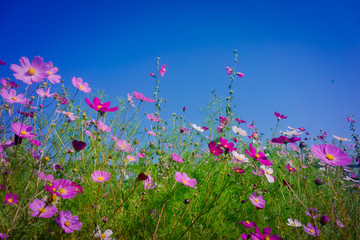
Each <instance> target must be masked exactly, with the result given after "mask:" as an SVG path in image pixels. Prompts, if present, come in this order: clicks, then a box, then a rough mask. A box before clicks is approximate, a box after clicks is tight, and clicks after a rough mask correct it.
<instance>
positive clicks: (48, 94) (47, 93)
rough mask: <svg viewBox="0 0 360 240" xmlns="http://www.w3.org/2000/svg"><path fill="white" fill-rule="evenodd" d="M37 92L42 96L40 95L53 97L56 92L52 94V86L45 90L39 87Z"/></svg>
mask: <svg viewBox="0 0 360 240" xmlns="http://www.w3.org/2000/svg"><path fill="white" fill-rule="evenodd" d="M36 93H37V94H38V95H39V96H40V97H47V98H48V97H52V96H54V95H55V94H56V93H52V94H50V88H47V89H46V90H45V91H44V89H43V88H39V89H37V90H36Z"/></svg>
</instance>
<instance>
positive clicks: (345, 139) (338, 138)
mask: <svg viewBox="0 0 360 240" xmlns="http://www.w3.org/2000/svg"><path fill="white" fill-rule="evenodd" d="M333 137H334V138H336V139H337V140H339V141H342V142H349V141H351V140H350V139H348V138H342V137H339V136H336V135H333Z"/></svg>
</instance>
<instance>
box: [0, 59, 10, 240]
mask: <svg viewBox="0 0 360 240" xmlns="http://www.w3.org/2000/svg"><path fill="white" fill-rule="evenodd" d="M2 63H5V62H2V61H1V60H0V65H5V64H6V63H5V64H2ZM9 237H10V235H6V234H5V233H1V232H0V239H8V238H9Z"/></svg>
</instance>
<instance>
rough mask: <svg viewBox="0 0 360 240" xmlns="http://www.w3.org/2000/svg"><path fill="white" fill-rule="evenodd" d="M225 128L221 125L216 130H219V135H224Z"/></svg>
mask: <svg viewBox="0 0 360 240" xmlns="http://www.w3.org/2000/svg"><path fill="white" fill-rule="evenodd" d="M223 128H224V126H223V125H219V126H217V128H216V130H217V131H218V132H219V133H223V132H224V131H223Z"/></svg>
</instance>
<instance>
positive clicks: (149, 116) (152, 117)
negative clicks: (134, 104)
mask: <svg viewBox="0 0 360 240" xmlns="http://www.w3.org/2000/svg"><path fill="white" fill-rule="evenodd" d="M146 118H147V119H149V120H150V121H153V122H160V117H157V116H155V115H154V114H153V113H151V114H150V113H148V114H147V115H146Z"/></svg>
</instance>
